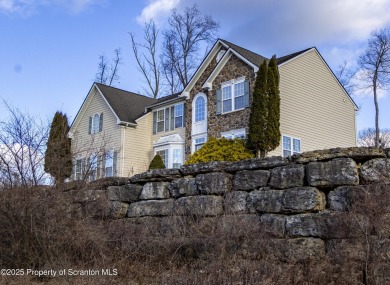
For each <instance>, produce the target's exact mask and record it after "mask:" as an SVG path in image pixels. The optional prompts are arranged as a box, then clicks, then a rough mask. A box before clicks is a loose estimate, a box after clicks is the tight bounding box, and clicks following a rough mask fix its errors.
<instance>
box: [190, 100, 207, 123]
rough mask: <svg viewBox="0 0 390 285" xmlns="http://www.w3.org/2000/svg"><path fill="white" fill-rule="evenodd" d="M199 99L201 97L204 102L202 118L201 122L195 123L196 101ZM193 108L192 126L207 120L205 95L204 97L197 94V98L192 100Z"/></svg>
mask: <svg viewBox="0 0 390 285" xmlns="http://www.w3.org/2000/svg"><path fill="white" fill-rule="evenodd" d="M200 97H203V100H204V115H203V116H204V117H203V120H199V121H197V120H196V110H197V109H196V101H198V99H199V98H200ZM193 105H194V106H193V110H194V124H201V123H203V122H204V121H206V120H207V109H206V106H207V98H206V95H204V94H198V95H197V96H196V98H194V104H193Z"/></svg>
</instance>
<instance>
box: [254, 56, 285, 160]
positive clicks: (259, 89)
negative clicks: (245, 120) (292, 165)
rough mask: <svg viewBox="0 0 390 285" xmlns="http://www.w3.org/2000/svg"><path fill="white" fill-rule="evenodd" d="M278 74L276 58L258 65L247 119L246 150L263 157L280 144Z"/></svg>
mask: <svg viewBox="0 0 390 285" xmlns="http://www.w3.org/2000/svg"><path fill="white" fill-rule="evenodd" d="M279 126H280V96H279V72H278V66H277V63H276V57H275V56H273V57H272V59H271V60H270V61H269V64H268V67H267V63H266V61H263V63H262V64H261V65H260V68H259V70H258V72H257V77H256V81H255V87H254V92H253V102H252V106H251V114H250V117H249V134H248V148H249V149H252V150H254V151H256V154H257V157H264V156H265V155H266V153H267V152H269V151H271V150H274V149H275V148H276V147H277V146H278V145H279V143H280V130H279Z"/></svg>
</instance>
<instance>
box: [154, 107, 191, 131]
mask: <svg viewBox="0 0 390 285" xmlns="http://www.w3.org/2000/svg"><path fill="white" fill-rule="evenodd" d="M178 105H181V106H182V108H183V116H182V119H181V122H182V126H181V127H178V128H176V118H177V117H176V106H178ZM172 107H174V109H173V112H174V116H173V120H174V122H173V130H176V129H181V128H184V127H185V126H184V116H185V115H186V114H185V113H184V103H177V104H174V105H168V106H165V107H163V108H159V109H156V110H154V111H153V112H156V134H159V133H164V132H168V131H165V127H166V126H165V125H166V124H165V122H166V120H165V119H166V118H165V115H166V114H165V109H167V108H168V109H169V118H168V125H169V126H171V119H172V117H171V113H170V112H171V108H172ZM160 111H162V112H163V114H164V119H163V122H164V129H163V130H162V131H158V122H161V121H159V120H158V112H160ZM173 130H169V131H173Z"/></svg>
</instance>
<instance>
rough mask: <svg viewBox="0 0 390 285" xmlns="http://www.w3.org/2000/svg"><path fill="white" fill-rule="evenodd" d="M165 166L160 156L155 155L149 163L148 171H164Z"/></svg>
mask: <svg viewBox="0 0 390 285" xmlns="http://www.w3.org/2000/svg"><path fill="white" fill-rule="evenodd" d="M164 168H165V164H164V162H163V161H162V158H161V156H160V155H158V154H156V155H155V156H154V157H153V159H152V161H151V162H150V165H149V169H164Z"/></svg>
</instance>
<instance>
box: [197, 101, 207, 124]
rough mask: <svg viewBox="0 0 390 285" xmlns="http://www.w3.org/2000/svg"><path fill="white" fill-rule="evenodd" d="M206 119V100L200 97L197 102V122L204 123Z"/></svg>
mask: <svg viewBox="0 0 390 285" xmlns="http://www.w3.org/2000/svg"><path fill="white" fill-rule="evenodd" d="M204 119H205V99H204V97H203V96H199V97H198V98H197V99H196V101H195V122H200V121H204Z"/></svg>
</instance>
